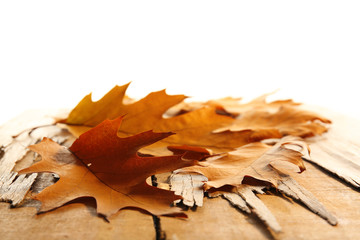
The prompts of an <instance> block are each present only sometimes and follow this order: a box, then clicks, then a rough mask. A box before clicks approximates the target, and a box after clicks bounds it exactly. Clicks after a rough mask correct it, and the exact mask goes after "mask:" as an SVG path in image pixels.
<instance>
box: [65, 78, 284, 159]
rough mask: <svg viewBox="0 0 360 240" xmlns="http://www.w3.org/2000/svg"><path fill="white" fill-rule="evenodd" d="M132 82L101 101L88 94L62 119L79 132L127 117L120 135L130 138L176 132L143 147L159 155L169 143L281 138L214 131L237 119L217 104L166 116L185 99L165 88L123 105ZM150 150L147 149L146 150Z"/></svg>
mask: <svg viewBox="0 0 360 240" xmlns="http://www.w3.org/2000/svg"><path fill="white" fill-rule="evenodd" d="M127 87H128V85H124V86H121V87H119V86H116V87H115V88H113V89H112V90H111V91H110V92H109V93H107V94H106V95H105V96H104V97H103V98H102V99H100V100H99V101H97V102H92V101H91V95H87V96H86V97H85V98H84V99H83V100H82V101H81V102H80V103H79V104H78V105H77V106H76V107H75V108H74V109H73V110H72V112H71V113H70V114H69V116H68V118H67V119H65V120H62V121H60V122H61V123H65V124H67V125H68V128H69V129H70V131H71V132H72V133H73V134H74V135H79V134H81V133H83V132H84V131H86V130H88V129H89V128H91V127H93V126H95V125H96V124H98V123H99V122H101V121H102V120H104V119H114V118H116V117H119V116H123V115H124V116H125V118H124V120H123V123H122V125H121V127H120V128H119V136H121V137H126V136H130V135H133V134H135V133H138V132H143V131H148V130H153V131H155V132H168V131H171V132H174V133H176V135H173V136H169V137H168V138H166V139H164V140H162V141H159V142H157V143H156V144H152V145H151V146H148V147H146V148H145V149H142V152H143V153H148V154H153V155H159V154H163V153H164V149H166V147H167V146H168V145H181V144H185V145H192V146H198V147H205V148H211V149H213V150H215V151H217V152H222V151H229V150H233V149H234V148H236V147H239V146H242V145H245V144H247V143H249V142H255V141H259V140H262V139H266V138H278V137H281V135H280V134H279V133H278V131H276V130H272V129H269V130H264V131H262V132H261V133H259V132H255V131H253V130H251V129H245V130H241V131H236V132H234V131H223V132H219V133H213V131H214V130H216V129H219V128H221V127H226V126H229V125H231V124H232V123H233V121H234V119H233V118H232V117H229V116H224V115H219V114H217V113H216V107H213V106H210V107H204V108H200V109H197V110H195V111H192V112H189V113H187V114H182V115H179V116H175V117H170V118H164V117H163V115H164V114H165V113H166V111H167V110H168V109H169V108H170V107H171V106H174V105H176V104H178V103H180V102H181V101H183V100H184V99H185V96H183V95H174V96H171V95H167V94H166V93H165V91H159V92H154V93H150V94H149V95H148V96H146V97H145V98H143V99H141V100H139V101H137V102H133V103H131V104H123V98H124V96H125V91H126V88H127ZM146 150H147V151H146Z"/></svg>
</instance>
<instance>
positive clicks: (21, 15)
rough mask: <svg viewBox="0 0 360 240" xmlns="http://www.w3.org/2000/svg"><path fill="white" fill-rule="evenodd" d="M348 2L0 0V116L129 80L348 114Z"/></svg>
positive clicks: (356, 51)
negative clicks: (288, 100) (289, 101)
mask: <svg viewBox="0 0 360 240" xmlns="http://www.w3.org/2000/svg"><path fill="white" fill-rule="evenodd" d="M359 80H360V4H359V1H330V0H327V1H314V0H311V1H304V0H303V1H296V2H295V1H211V0H206V1H196V0H192V1H184V0H182V1H170V0H166V1H153V0H147V1H135V0H131V1H74V0H71V1H64V0H62V1H49V0H46V1H33V0H32V1H15V0H12V1H1V3H0V81H1V84H0V91H1V93H0V104H1V111H0V124H1V123H3V122H5V121H7V120H9V119H10V118H12V117H14V116H16V115H17V114H19V113H21V112H23V111H24V110H27V109H36V108H72V107H74V106H75V105H76V104H77V102H78V101H80V100H81V98H82V97H83V96H85V95H86V94H88V93H90V92H93V96H94V100H96V99H98V98H100V97H101V96H102V95H103V94H105V93H106V92H107V91H108V90H110V89H111V88H112V87H113V86H114V85H116V84H118V85H122V84H125V83H127V82H130V81H131V82H132V84H131V85H130V88H129V91H128V93H129V95H130V96H131V97H135V98H141V97H143V96H145V95H146V94H148V93H149V92H151V91H157V90H161V89H164V88H166V89H167V92H168V93H169V94H185V95H188V96H194V97H196V99H211V98H219V97H225V96H233V97H245V100H249V99H251V98H253V97H256V96H258V95H261V94H263V93H268V92H272V91H274V90H277V89H278V90H279V91H278V93H277V94H276V95H275V96H273V98H293V99H295V100H296V101H300V102H305V103H309V104H313V105H320V106H323V107H326V108H329V109H331V110H334V111H337V112H339V113H343V114H346V115H348V116H353V117H356V118H359V119H360V108H359V103H360V94H358V92H359V87H358V84H357V83H358V82H359Z"/></svg>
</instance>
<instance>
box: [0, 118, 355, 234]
mask: <svg viewBox="0 0 360 240" xmlns="http://www.w3.org/2000/svg"><path fill="white" fill-rule="evenodd" d="M52 114H53V113H45V114H44V112H42V111H30V112H27V113H24V115H22V116H19V117H17V118H15V119H14V120H12V121H9V122H8V123H7V124H5V125H4V126H2V127H1V128H0V141H1V142H0V145H3V146H7V145H8V144H9V143H10V142H11V141H12V139H11V137H10V136H12V135H14V134H17V133H18V132H19V131H20V130H22V129H26V128H29V127H32V126H37V125H43V124H47V123H50V122H51V121H52V119H51V118H50V117H49V116H51V115H52ZM325 115H326V114H325ZM327 116H328V117H329V118H330V119H332V120H333V121H334V125H333V127H332V128H333V129H332V130H331V131H332V134H338V133H339V134H340V135H341V139H352V140H353V142H356V143H360V137H359V135H360V131H357V130H358V129H359V127H358V126H360V122H358V121H356V120H352V119H349V118H346V117H343V116H339V115H336V114H332V113H328V114H327ZM44 129H46V128H44ZM46 132H47V133H49V135H50V136H51V135H57V136H58V135H59V132H56V130H55V132H56V133H54V129H51V127H49V128H47V129H46V130H44V131H42V132H41V133H40V132H39V133H38V134H39V136H40V135H41V134H44V133H46ZM39 138H40V137H39ZM35 141H36V139H35ZM23 148H24V146H23ZM4 149H5V150H6V152H5V153H4V152H2V154H0V156H1V160H0V170H1V171H2V172H0V177H3V176H5V175H6V174H8V175H9V174H10V173H11V172H12V171H13V170H15V171H16V170H17V169H19V168H21V167H23V166H25V165H26V164H29V162H27V160H26V159H25V160H24V159H22V160H21V161H19V162H18V163H15V162H13V163H9V160H7V159H5V156H6V154H7V152H8V151H10V150H9V149H6V148H2V150H4ZM19 149H20V150H21V144H20V145H19V146H18V149H15V150H13V151H20V150H19ZM359 149H360V148H359ZM21 151H23V150H21ZM24 156H25V158H26V157H27V158H31V157H32V158H33V157H34V156H33V154H32V153H29V152H26V150H25V152H24ZM359 159H360V156H359ZM5 160H6V161H7V162H5ZM10 162H11V161H10ZM358 163H359V165H360V160H359V161H358ZM11 164H13V165H11ZM305 164H306V168H307V170H306V171H305V172H303V173H302V174H297V175H294V176H293V177H294V178H295V179H296V181H297V182H298V183H299V184H301V185H302V186H304V187H305V188H306V189H307V190H309V191H310V192H311V193H312V194H313V195H314V196H315V197H316V198H317V199H318V200H319V201H320V202H321V203H322V204H323V205H324V206H325V207H326V208H327V210H328V211H330V212H331V213H332V214H333V215H334V216H335V217H336V218H337V220H338V225H337V226H331V225H330V224H328V223H327V222H326V221H325V220H323V219H322V218H320V217H319V216H318V215H316V214H314V213H313V212H311V211H309V210H308V209H307V208H306V207H305V206H303V205H302V204H299V203H297V202H294V201H292V200H291V199H289V198H287V197H284V196H282V195H281V194H280V193H279V194H272V195H258V197H259V198H260V199H261V201H262V202H263V203H264V204H265V205H266V206H267V207H268V208H269V209H270V211H271V212H272V213H273V214H274V216H275V217H276V218H277V220H278V222H279V224H280V225H281V227H282V232H281V233H280V234H276V235H272V234H271V233H270V232H269V230H268V229H267V228H266V227H265V226H264V224H263V223H262V222H261V221H260V220H259V219H257V217H256V216H255V215H254V214H245V213H243V212H241V211H239V210H237V209H235V208H234V207H232V205H231V204H230V203H229V202H228V201H227V200H225V199H223V198H221V197H218V198H207V197H206V198H205V199H204V204H203V207H197V208H196V209H189V210H187V211H186V213H187V215H188V216H189V218H188V219H187V220H180V219H175V218H171V217H160V218H153V217H152V216H150V215H146V214H143V213H141V212H139V211H136V210H131V209H125V210H122V211H120V212H118V213H117V214H116V215H114V216H112V217H110V219H109V220H110V222H107V221H105V220H104V219H102V218H100V217H97V215H96V211H95V209H96V204H95V201H94V200H92V199H80V200H76V201H74V202H72V203H70V204H67V205H66V206H63V207H60V208H58V209H56V210H54V211H51V212H48V213H45V214H40V215H36V208H35V207H37V206H38V203H34V202H31V201H28V200H26V199H28V197H29V196H28V195H26V192H27V190H28V188H29V186H27V187H28V188H27V189H26V187H24V189H22V190H21V189H20V188H21V187H23V186H22V185H21V184H18V185H16V184H15V185H16V186H15V185H12V186H8V185H7V186H5V184H6V183H7V182H9V179H7V180H6V178H2V179H1V178H0V180H1V182H0V197H1V199H2V201H3V202H0V214H1V217H0V238H1V239H156V238H157V239H161V238H163V239H164V237H166V239H173V240H180V239H273V238H279V239H360V231H359V229H360V193H359V189H358V188H356V187H354V186H351V185H350V184H348V183H345V182H344V181H342V180H341V179H339V178H337V177H336V176H334V175H333V174H331V173H328V172H327V171H325V170H323V169H322V168H320V167H319V166H316V165H315V164H312V163H309V162H306V163H305ZM21 165H22V166H21ZM9 169H10V170H9ZM13 180H14V179H13ZM13 180H12V181H13ZM12 181H11V184H14V182H12ZM30 186H31V184H30ZM40 188H41V187H40ZM9 189H12V190H13V189H16V190H14V191H15V193H14V194H15V195H16V194H20V195H21V194H23V195H22V197H24V196H25V204H21V203H17V204H15V205H16V206H15V207H10V203H8V202H5V201H14V198H15V197H14V194H13V195H12V196H11V194H10V195H9ZM33 191H36V186H33ZM23 203H24V201H23ZM21 206H23V207H21ZM154 220H155V221H154Z"/></svg>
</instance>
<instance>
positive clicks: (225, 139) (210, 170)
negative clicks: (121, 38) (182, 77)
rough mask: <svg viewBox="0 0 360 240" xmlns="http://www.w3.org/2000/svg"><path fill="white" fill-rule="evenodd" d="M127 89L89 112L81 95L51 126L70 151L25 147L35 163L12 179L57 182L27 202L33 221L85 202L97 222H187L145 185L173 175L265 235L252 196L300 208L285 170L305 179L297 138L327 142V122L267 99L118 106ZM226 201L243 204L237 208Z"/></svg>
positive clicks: (155, 99)
mask: <svg viewBox="0 0 360 240" xmlns="http://www.w3.org/2000/svg"><path fill="white" fill-rule="evenodd" d="M127 87H128V84H127V85H124V86H116V87H114V88H113V89H112V90H111V91H110V92H108V93H107V94H106V95H105V96H104V97H103V98H102V99H100V100H99V101H97V102H93V101H92V100H91V94H89V95H87V96H85V97H84V98H83V100H81V101H80V103H78V105H77V106H76V107H75V108H74V109H73V110H72V111H71V112H70V113H69V115H68V117H67V118H66V119H62V120H58V121H57V123H56V124H58V125H59V126H61V127H62V128H66V129H68V130H69V131H70V132H71V134H73V135H74V136H75V137H77V139H76V140H75V141H74V142H73V144H72V145H71V147H69V148H66V147H64V146H61V145H59V144H58V143H56V142H54V141H52V140H51V139H48V138H44V139H43V140H42V142H41V143H39V144H36V145H32V146H31V147H30V149H31V150H33V151H35V152H37V153H39V154H40V155H41V157H42V159H41V161H39V162H37V163H35V164H34V165H32V166H31V167H29V168H26V169H23V170H22V171H20V174H25V173H33V172H52V173H56V174H58V175H59V177H60V179H59V181H57V182H56V183H55V184H54V185H52V186H50V187H48V188H46V189H44V190H43V191H41V192H40V193H39V194H38V195H36V196H35V197H34V198H35V199H37V200H40V201H41V202H42V206H41V209H40V212H45V211H49V210H52V209H55V208H58V207H60V206H62V205H64V204H65V203H67V202H69V201H71V200H73V199H76V198H81V197H93V198H94V199H95V200H96V203H97V212H98V213H99V214H101V215H103V216H105V217H109V216H111V215H112V214H114V213H116V212H117V211H119V210H121V209H123V208H129V207H130V208H137V209H142V210H144V211H145V212H148V213H150V214H153V215H168V216H179V217H186V215H185V214H184V212H183V211H182V210H181V209H180V208H178V207H175V206H174V201H176V200H179V199H182V197H181V196H179V195H176V194H174V192H173V191H171V190H167V189H161V188H158V187H155V186H152V185H151V183H149V181H148V179H149V177H151V176H154V175H156V174H159V173H171V172H173V171H174V173H173V174H174V175H179V176H181V175H182V176H183V175H186V174H197V175H201V176H204V177H205V179H207V181H205V182H204V184H203V190H204V191H205V192H207V194H208V195H209V196H213V197H215V196H218V195H223V196H225V197H226V198H228V199H229V200H230V201H231V202H232V203H234V204H235V205H238V207H240V208H242V209H243V210H244V211H246V212H249V211H254V210H255V211H256V212H257V214H258V216H259V217H260V218H261V219H262V220H264V222H265V223H266V224H267V225H268V226H270V228H272V229H273V230H274V231H279V230H280V228H279V227H278V226H277V225H276V222H275V223H274V222H273V221H272V220H271V217H270V219H269V218H267V216H266V213H263V214H262V213H261V207H262V206H260V205H261V203H259V201H260V200H259V201H258V200H256V199H252V195H251V193H254V192H256V191H258V192H260V191H261V189H264V188H268V189H270V188H271V189H277V190H278V191H281V192H283V193H284V194H286V195H288V196H291V197H293V198H295V199H296V198H298V199H300V201H303V202H304V203H305V204H306V205H307V203H306V201H305V200H304V197H301V196H297V195H296V189H295V188H296V187H290V185H291V184H292V186H294V184H295V186H297V187H298V188H299V186H298V185H296V183H294V180H293V179H292V178H291V174H290V173H291V172H293V171H294V168H292V166H291V165H295V166H296V167H297V169H298V172H300V173H301V172H302V171H304V170H305V166H304V163H303V159H307V158H309V148H308V146H307V144H306V138H308V137H312V136H315V135H320V134H322V133H324V132H326V131H327V125H328V124H329V123H330V120H328V119H325V118H323V117H321V116H319V115H317V114H315V113H313V112H309V111H306V110H303V109H302V108H301V106H300V104H298V103H295V102H293V101H292V100H281V101H274V102H267V101H266V97H267V96H266V95H264V96H261V97H259V98H257V99H255V100H253V101H251V102H249V103H240V101H239V99H233V98H224V99H219V100H212V101H208V102H201V103H198V102H197V103H187V102H185V101H184V100H185V98H186V97H185V96H183V95H167V94H166V93H165V91H158V92H153V93H150V94H149V95H147V96H146V97H145V98H143V99H141V100H139V101H135V100H132V99H131V98H129V97H128V96H126V89H127ZM288 163H291V164H288ZM249 192H250V193H249ZM254 196H255V195H254ZM255 197H256V196H255ZM307 197H308V198H311V197H309V196H307ZM235 198H241V199H244V203H241V204H243V206H239V204H240V200H239V199H235ZM259 204H260V205H259ZM320 205H321V204H320ZM308 206H309V205H308ZM249 207H250V208H249ZM309 208H310V209H311V206H309ZM319 208H322V206H320V207H319V206H317V210H316V209H315V210H314V211H317V212H319V211H320V210H319ZM321 211H322V210H321ZM321 211H320V213H319V214H320V215H321V216H322V217H323V218H325V219H327V220H328V221H329V222H330V223H331V224H336V219H334V218H333V217H332V216H331V215H330V214H328V213H327V212H326V210H323V212H321Z"/></svg>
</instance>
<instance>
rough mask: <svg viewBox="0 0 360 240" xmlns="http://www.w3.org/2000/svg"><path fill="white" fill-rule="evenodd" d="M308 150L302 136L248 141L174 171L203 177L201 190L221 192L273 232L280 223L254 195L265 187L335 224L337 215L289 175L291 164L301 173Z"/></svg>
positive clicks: (278, 229)
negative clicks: (272, 141) (224, 152)
mask: <svg viewBox="0 0 360 240" xmlns="http://www.w3.org/2000/svg"><path fill="white" fill-rule="evenodd" d="M181 150H183V151H186V148H176V149H175V150H174V151H173V152H177V153H181V152H182V151H181ZM309 151H310V150H309V148H308V146H307V144H306V143H305V142H304V141H303V140H302V139H301V138H298V137H294V136H287V137H284V138H282V139H281V140H279V141H277V143H276V144H275V145H273V146H271V145H268V144H265V143H263V142H256V143H250V144H248V145H245V146H243V147H240V148H239V149H237V150H236V151H232V152H229V153H226V154H223V156H221V155H220V156H214V157H212V158H209V159H207V161H206V162H202V163H201V164H200V166H191V167H185V168H183V169H180V170H177V171H175V172H176V174H180V175H181V174H185V175H186V174H194V173H195V174H201V175H203V176H205V177H206V178H207V179H208V180H209V181H207V182H205V183H204V189H205V190H206V191H208V192H209V195H210V196H212V197H215V196H219V195H223V196H224V198H226V199H227V200H229V201H230V202H231V203H232V204H233V205H234V206H235V207H237V208H239V209H240V210H242V211H245V212H247V213H250V212H254V213H255V214H256V215H257V216H258V217H259V218H260V219H261V220H262V221H263V222H264V223H265V224H266V225H267V226H269V228H270V229H272V231H274V232H280V231H281V226H280V225H279V223H278V222H277V220H276V218H275V217H274V216H273V215H272V213H271V212H270V210H269V209H268V208H267V207H266V206H265V205H264V203H262V202H261V200H260V199H259V198H257V197H256V195H255V193H259V194H264V192H263V189H264V188H267V189H269V188H276V189H277V190H278V191H280V192H282V193H284V194H285V195H288V196H289V197H291V198H293V199H295V200H298V201H301V202H302V203H303V204H305V205H306V206H307V207H308V208H309V209H311V210H312V211H314V212H315V213H317V214H318V215H320V216H321V217H322V218H324V219H325V220H327V221H328V222H329V223H330V224H331V225H336V224H337V220H336V218H335V217H334V216H332V214H331V213H329V212H328V211H327V210H326V209H325V207H324V206H323V205H322V204H321V203H320V202H319V201H318V200H317V199H316V198H315V197H314V196H313V195H312V194H311V193H310V192H309V191H307V190H306V189H304V188H303V187H301V186H300V185H299V184H298V183H297V182H296V181H295V180H294V179H293V178H292V177H291V176H290V175H289V172H290V171H293V170H294V168H291V165H293V166H295V167H296V168H298V171H299V172H300V173H301V172H302V171H304V170H305V166H304V163H303V161H302V159H307V160H309V159H310V155H309ZM198 154H201V152H199V153H198ZM202 154H203V155H206V153H202ZM288 163H290V164H288ZM254 192H255V193H254Z"/></svg>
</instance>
